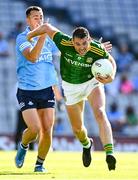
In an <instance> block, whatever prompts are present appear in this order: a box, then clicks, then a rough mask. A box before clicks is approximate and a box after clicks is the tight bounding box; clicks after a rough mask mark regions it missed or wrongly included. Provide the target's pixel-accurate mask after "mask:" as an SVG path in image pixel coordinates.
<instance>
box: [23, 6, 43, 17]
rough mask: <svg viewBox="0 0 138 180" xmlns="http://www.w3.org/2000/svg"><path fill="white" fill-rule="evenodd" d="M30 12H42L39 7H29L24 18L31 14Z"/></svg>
mask: <svg viewBox="0 0 138 180" xmlns="http://www.w3.org/2000/svg"><path fill="white" fill-rule="evenodd" d="M31 11H42V9H41V8H40V7H39V6H30V7H28V8H27V9H26V17H28V16H29V15H30V14H31Z"/></svg>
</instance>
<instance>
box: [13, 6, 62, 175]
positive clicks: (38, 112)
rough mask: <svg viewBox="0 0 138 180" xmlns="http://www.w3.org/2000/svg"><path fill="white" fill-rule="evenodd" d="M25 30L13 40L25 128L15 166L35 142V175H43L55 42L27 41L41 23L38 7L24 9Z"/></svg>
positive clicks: (51, 114) (49, 138) (52, 101)
mask: <svg viewBox="0 0 138 180" xmlns="http://www.w3.org/2000/svg"><path fill="white" fill-rule="evenodd" d="M26 21H27V25H28V26H27V28H26V30H25V31H24V32H22V33H21V34H19V35H18V36H17V39H16V59H17V78H18V91H17V99H18V102H19V105H20V109H21V111H22V115H23V118H24V121H25V123H26V125H27V129H25V131H24V132H23V135H22V141H21V143H20V145H19V147H18V151H17V155H16V158H15V163H16V166H17V167H18V168H21V167H22V166H23V163H24V159H25V155H26V152H27V150H28V146H29V143H30V142H32V141H34V140H36V139H37V138H38V137H39V140H38V156H37V160H36V164H35V168H34V171H35V172H46V169H45V168H44V166H43V162H44V160H45V158H46V156H47V154H48V151H49V148H50V145H51V142H52V131H53V124H54V118H55V117H54V114H55V110H54V107H55V98H54V92H53V88H52V87H53V86H55V85H56V84H57V77H56V71H55V67H54V65H53V62H52V56H53V55H54V54H55V53H58V52H59V50H58V48H57V47H56V45H55V43H54V42H53V41H52V40H51V39H50V38H49V37H48V36H47V34H43V35H42V36H40V37H35V38H33V40H32V41H31V42H29V41H28V40H27V34H28V32H29V31H31V30H33V29H35V28H36V27H39V26H40V25H42V24H43V12H42V9H41V8H40V7H37V6H31V7H29V8H27V10H26Z"/></svg>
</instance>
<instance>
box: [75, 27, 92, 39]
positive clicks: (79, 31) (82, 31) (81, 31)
mask: <svg viewBox="0 0 138 180" xmlns="http://www.w3.org/2000/svg"><path fill="white" fill-rule="evenodd" d="M89 36H90V34H89V31H88V30H87V29H86V28H84V27H77V28H76V29H74V31H73V32H72V38H73V39H74V38H75V37H77V38H80V39H83V38H85V37H89Z"/></svg>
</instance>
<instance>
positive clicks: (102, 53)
mask: <svg viewBox="0 0 138 180" xmlns="http://www.w3.org/2000/svg"><path fill="white" fill-rule="evenodd" d="M93 45H94V48H93V51H94V52H95V53H97V54H98V55H100V58H105V59H108V58H109V53H108V52H107V51H106V50H105V49H104V48H103V47H102V44H101V43H99V42H96V41H95V40H94V44H93Z"/></svg>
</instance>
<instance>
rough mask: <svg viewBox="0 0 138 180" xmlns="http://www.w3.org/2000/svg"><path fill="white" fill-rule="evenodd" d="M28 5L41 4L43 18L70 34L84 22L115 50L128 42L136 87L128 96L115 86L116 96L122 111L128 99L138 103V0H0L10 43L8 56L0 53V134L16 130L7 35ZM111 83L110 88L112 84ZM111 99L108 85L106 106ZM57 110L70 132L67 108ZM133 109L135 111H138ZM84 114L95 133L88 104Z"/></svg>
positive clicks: (0, 19) (13, 77)
mask: <svg viewBox="0 0 138 180" xmlns="http://www.w3.org/2000/svg"><path fill="white" fill-rule="evenodd" d="M28 5H41V7H42V8H43V9H44V12H45V13H46V17H45V18H47V17H49V18H50V22H51V23H52V24H54V25H55V26H57V27H58V28H59V29H61V30H62V31H64V32H66V33H67V34H71V32H72V30H73V28H74V27H76V26H80V25H83V26H86V27H87V28H88V29H89V30H90V32H91V35H92V36H93V37H95V38H97V39H99V38H100V37H101V36H103V37H104V41H105V40H111V42H112V43H113V46H114V48H116V49H117V52H118V45H119V44H121V43H127V45H128V46H129V47H130V51H131V53H133V54H134V57H135V60H134V62H133V63H132V65H131V67H130V72H129V78H130V79H131V80H132V81H133V82H134V85H135V87H136V88H135V93H132V94H130V95H129V96H127V97H126V96H125V95H124V94H121V93H120V92H119V89H118V91H116V93H117V95H116V98H117V103H118V106H119V108H120V110H121V111H123V112H125V108H126V107H127V104H128V103H130V104H131V105H132V106H134V107H135V108H136V107H137V102H138V95H137V94H138V71H137V67H138V62H137V61H136V59H137V58H138V36H137V34H138V21H137V14H138V0H135V1H132V0H127V1H126V0H121V1H120V0H110V1H106V0H75V1H74V0H60V3H59V0H46V1H45V0H41V1H39V3H38V2H36V1H31V2H30V1H25V0H13V1H10V0H4V1H3V0H0V25H1V28H0V32H2V33H3V34H4V38H5V40H6V41H7V42H8V45H9V56H8V57H0V87H1V88H0V124H1V126H0V135H3V134H6V135H14V133H15V127H16V126H15V124H16V108H17V107H16V105H15V104H14V103H15V102H14V101H13V100H12V99H11V98H9V96H10V95H11V92H12V90H13V88H14V86H15V84H16V74H15V50H14V48H15V47H14V45H15V44H14V43H15V42H13V41H12V42H11V41H10V40H9V39H7V37H8V35H9V33H10V32H11V30H12V29H14V27H15V25H16V23H18V22H23V23H24V22H25V14H24V12H25V9H26V7H27V6H28ZM114 48H113V52H114ZM117 52H116V54H115V55H116V56H117ZM118 77H119V78H120V77H121V73H118ZM110 86H111V87H110V89H112V85H110ZM116 88H118V86H117V87H116ZM132 99H133V101H132ZM113 101H114V96H113V94H110V93H109V92H108V85H107V109H108V108H109V105H110V104H111V103H112V102H113ZM58 113H59V115H58V116H59V117H62V118H63V119H64V120H63V121H62V122H63V123H64V126H63V127H64V129H63V132H62V134H65V135H71V134H72V130H71V128H70V125H69V122H68V120H67V119H68V117H67V114H66V111H64V113H63V111H62V112H60V111H59V112H58ZM60 113H61V114H60ZM136 113H137V115H138V112H136ZM90 115H91V116H90ZM64 117H65V118H64ZM85 117H86V126H87V128H88V129H89V132H91V135H97V134H98V128H97V125H96V122H95V120H94V117H93V115H92V113H91V112H89V105H87V104H86V112H85Z"/></svg>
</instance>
